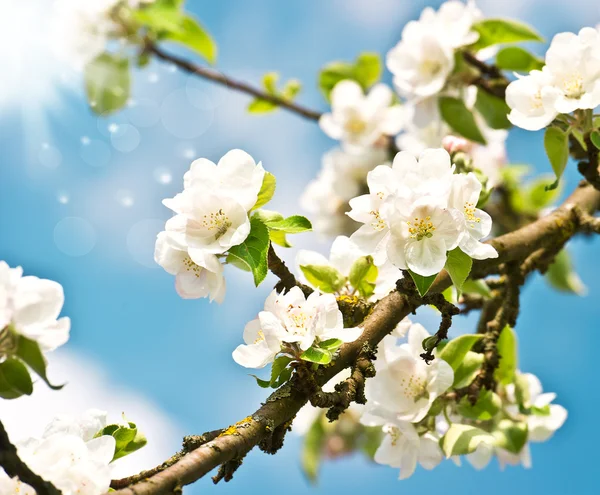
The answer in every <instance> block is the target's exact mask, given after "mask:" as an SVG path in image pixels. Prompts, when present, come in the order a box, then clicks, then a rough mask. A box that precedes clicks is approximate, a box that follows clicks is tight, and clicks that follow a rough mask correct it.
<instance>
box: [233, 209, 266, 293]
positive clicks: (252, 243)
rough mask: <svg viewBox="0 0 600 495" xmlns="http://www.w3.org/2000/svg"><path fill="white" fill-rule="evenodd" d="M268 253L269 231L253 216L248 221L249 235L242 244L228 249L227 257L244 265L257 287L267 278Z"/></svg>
mask: <svg viewBox="0 0 600 495" xmlns="http://www.w3.org/2000/svg"><path fill="white" fill-rule="evenodd" d="M268 251H269V230H268V228H267V226H266V225H265V224H264V223H263V221H262V220H261V219H260V218H258V217H256V216H253V217H252V218H251V219H250V233H249V234H248V237H247V238H246V240H245V241H244V242H242V243H241V244H239V245H238V246H233V247H232V248H231V249H229V255H230V256H231V257H233V258H237V260H238V261H239V262H241V263H245V264H246V265H247V266H248V267H249V268H250V270H251V271H252V275H253V276H254V284H255V285H256V286H257V287H258V285H259V284H260V283H261V282H262V281H263V280H264V279H265V277H266V276H267V253H268Z"/></svg>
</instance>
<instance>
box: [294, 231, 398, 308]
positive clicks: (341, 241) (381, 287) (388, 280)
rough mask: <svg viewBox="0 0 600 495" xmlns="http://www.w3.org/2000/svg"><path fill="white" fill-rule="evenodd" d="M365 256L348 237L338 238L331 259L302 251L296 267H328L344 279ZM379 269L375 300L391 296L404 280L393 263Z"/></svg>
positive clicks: (304, 280)
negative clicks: (400, 281)
mask: <svg viewBox="0 0 600 495" xmlns="http://www.w3.org/2000/svg"><path fill="white" fill-rule="evenodd" d="M364 256H366V253H364V252H363V251H361V250H360V249H359V248H358V246H357V245H356V244H355V243H354V242H352V240H350V239H349V238H348V237H346V236H338V237H336V238H335V240H334V241H333V244H332V245H331V251H330V254H329V259H327V258H326V257H325V256H323V255H322V254H320V253H317V252H315V251H309V250H305V249H301V250H300V251H298V254H297V255H296V265H297V266H298V267H301V266H306V265H316V266H328V267H331V268H334V269H335V270H337V271H338V272H339V274H340V275H341V276H342V277H344V278H348V277H349V276H350V270H351V269H352V266H353V265H354V263H355V262H356V261H357V260H358V259H359V258H361V257H364ZM377 269H378V273H377V279H376V281H375V288H374V293H373V298H374V300H378V299H381V298H382V297H384V296H386V295H387V294H389V293H390V292H391V291H392V290H394V289H395V287H396V281H397V280H398V279H399V278H402V272H401V271H400V270H398V269H397V268H396V267H394V266H393V265H392V264H391V263H384V264H383V265H381V266H379V267H377ZM301 279H302V282H303V283H306V284H308V285H311V284H310V281H308V280H306V279H305V278H304V277H301ZM313 288H316V287H313ZM354 289H355V288H352V289H350V291H351V292H352V291H353V290H354Z"/></svg>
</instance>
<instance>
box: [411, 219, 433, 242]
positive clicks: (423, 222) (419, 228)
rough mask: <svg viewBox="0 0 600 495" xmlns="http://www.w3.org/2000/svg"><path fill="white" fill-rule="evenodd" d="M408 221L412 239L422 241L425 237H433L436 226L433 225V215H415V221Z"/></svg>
mask: <svg viewBox="0 0 600 495" xmlns="http://www.w3.org/2000/svg"><path fill="white" fill-rule="evenodd" d="M406 223H407V225H408V233H409V234H410V238H411V239H416V240H417V241H420V240H422V239H425V238H427V239H430V238H431V237H433V233H434V232H435V227H434V226H433V223H431V217H429V216H427V217H425V218H424V219H423V218H418V217H415V220H414V222H411V221H408V222H406Z"/></svg>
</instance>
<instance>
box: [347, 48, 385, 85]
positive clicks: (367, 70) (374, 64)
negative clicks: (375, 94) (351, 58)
mask: <svg viewBox="0 0 600 495" xmlns="http://www.w3.org/2000/svg"><path fill="white" fill-rule="evenodd" d="M382 72H383V65H382V63H381V57H380V56H379V53H375V52H363V53H361V54H360V55H359V56H358V57H357V59H356V62H355V64H354V75H355V77H356V80H357V81H358V83H359V84H360V85H361V86H362V87H363V89H365V90H366V89H368V88H370V87H371V86H373V84H375V83H376V82H377V81H379V79H380V78H381V73H382Z"/></svg>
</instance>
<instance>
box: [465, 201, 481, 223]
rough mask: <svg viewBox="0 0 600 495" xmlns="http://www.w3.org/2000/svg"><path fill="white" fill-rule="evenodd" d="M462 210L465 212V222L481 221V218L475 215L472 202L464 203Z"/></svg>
mask: <svg viewBox="0 0 600 495" xmlns="http://www.w3.org/2000/svg"><path fill="white" fill-rule="evenodd" d="M463 210H464V212H465V217H466V219H467V222H475V223H479V222H481V218H477V217H476V216H475V205H474V204H473V203H469V202H467V203H465V205H464V206H463Z"/></svg>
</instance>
